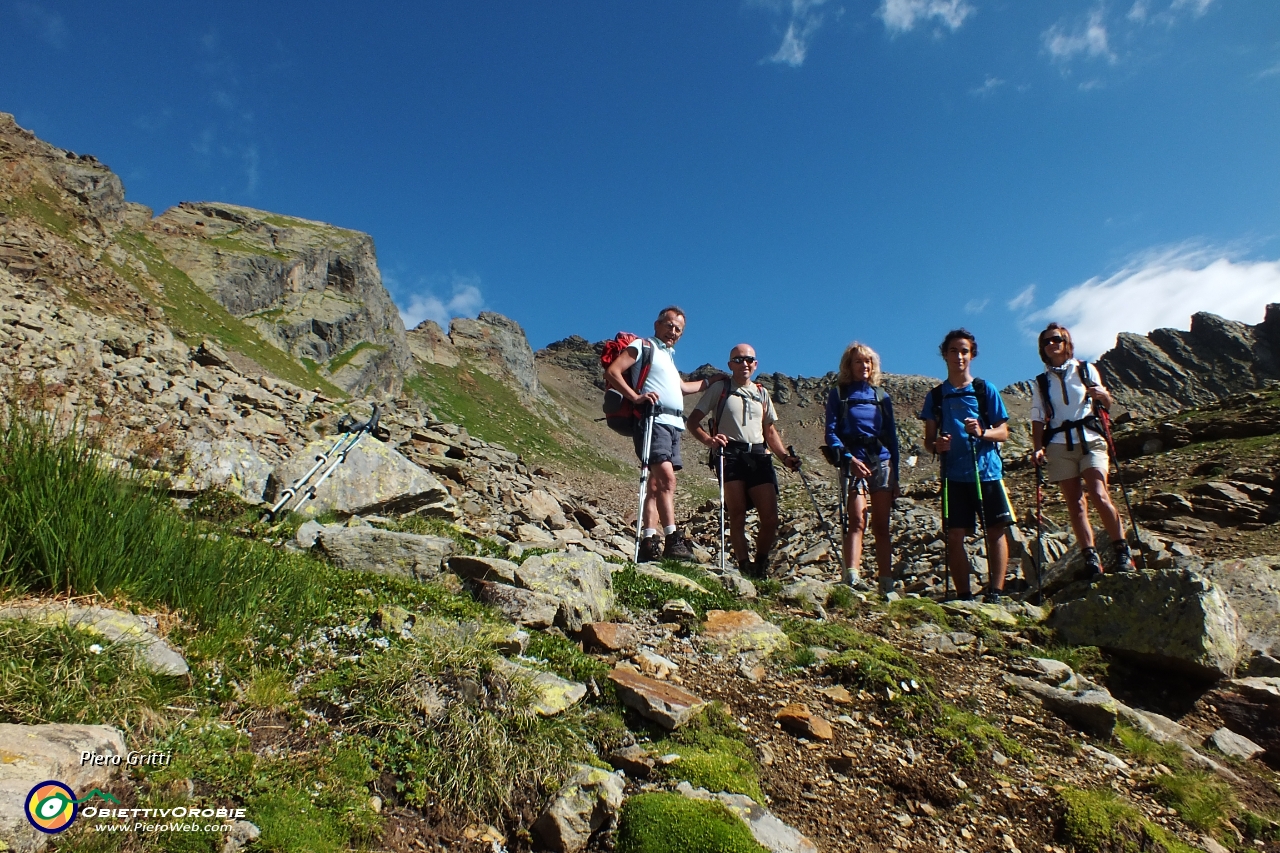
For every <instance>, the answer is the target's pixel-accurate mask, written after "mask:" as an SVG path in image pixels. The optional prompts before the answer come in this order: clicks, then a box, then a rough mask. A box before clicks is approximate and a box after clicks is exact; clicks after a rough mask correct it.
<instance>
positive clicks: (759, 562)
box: [754, 554, 769, 578]
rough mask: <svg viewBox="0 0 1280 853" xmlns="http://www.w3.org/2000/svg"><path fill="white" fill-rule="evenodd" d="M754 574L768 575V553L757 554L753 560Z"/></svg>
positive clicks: (760, 576) (765, 576)
mask: <svg viewBox="0 0 1280 853" xmlns="http://www.w3.org/2000/svg"><path fill="white" fill-rule="evenodd" d="M754 565H755V576H756V577H758V578H767V577H769V555H768V554H757V555H756V561H755V564H754Z"/></svg>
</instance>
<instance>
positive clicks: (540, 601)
mask: <svg viewBox="0 0 1280 853" xmlns="http://www.w3.org/2000/svg"><path fill="white" fill-rule="evenodd" d="M472 588H473V589H474V590H475V596H476V600H477V601H482V602H484V603H485V604H488V605H491V606H493V607H496V608H497V609H498V611H499V612H500V613H501V614H502V615H503V616H505V617H507V618H508V619H510V620H511V621H512V622H514V623H516V624H517V625H523V626H525V627H526V628H550V627H551V626H552V625H554V624H555V621H556V614H558V613H559V612H560V599H558V598H556V597H555V596H554V595H547V594H546V593H541V592H533V591H532V590H528V589H521V588H520V587H518V586H510V585H508V584H505V583H497V582H495V581H473V582H472Z"/></svg>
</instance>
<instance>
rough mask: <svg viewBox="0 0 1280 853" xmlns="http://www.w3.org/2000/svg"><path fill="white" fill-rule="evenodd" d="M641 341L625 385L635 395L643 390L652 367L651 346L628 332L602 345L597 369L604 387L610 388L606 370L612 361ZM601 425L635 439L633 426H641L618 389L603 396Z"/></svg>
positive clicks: (635, 414) (634, 410)
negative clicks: (601, 376)
mask: <svg viewBox="0 0 1280 853" xmlns="http://www.w3.org/2000/svg"><path fill="white" fill-rule="evenodd" d="M637 340H639V341H640V357H639V358H637V359H636V363H635V364H633V365H631V367H630V368H629V369H628V370H627V374H626V379H627V384H628V385H630V386H631V387H632V388H633V389H634V390H635V391H637V392H638V391H640V390H641V389H643V388H644V381H645V379H647V378H648V376H649V368H650V367H651V366H652V365H653V343H652V342H651V341H649V339H648V338H641V337H640V336H639V335H633V334H631V333H630V332H618V334H616V335H615V336H614V338H613V340H611V341H608V342H607V343H605V345H604V352H602V353H600V366H601V367H603V368H605V374H604V381H605V384H606V386H607V385H608V384H609V381H610V380H609V373H608V367H609V365H611V364H613V361H614V359H616V358H617V357H618V356H620V355H622V353H623V352H624V351H625V350H626V349H627V347H629V346H630V345H631V344H632V343H633V342H634V341H637ZM602 408H603V410H604V422H605V423H606V424H608V425H609V428H610V429H611V430H613V431H614V432H618V433H621V434H623V435H635V431H636V426H637V425H638V424H639V423H640V412H639V411H638V410H637V409H636V407H635V405H634V404H633V403H632V402H631V401H630V400H628V399H627V398H626V397H624V396H623V395H622V392H621V391H619V390H618V389H617V388H612V387H606V389H605V392H604V405H603V407H602Z"/></svg>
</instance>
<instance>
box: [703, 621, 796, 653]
mask: <svg viewBox="0 0 1280 853" xmlns="http://www.w3.org/2000/svg"><path fill="white" fill-rule="evenodd" d="M700 639H701V641H702V645H703V648H705V649H707V650H708V651H713V652H717V653H719V654H726V655H735V654H741V653H742V652H758V653H760V654H763V655H768V654H772V653H773V652H775V651H777V650H778V649H782V648H786V647H787V646H788V645H790V643H791V641H790V640H788V639H787V635H786V632H784V631H783V630H782V629H781V628H779V627H778V626H777V625H775V624H773V623H772V622H766V621H765V620H764V618H763V617H762V616H761V615H760V614H759V613H756V612H755V611H754V610H708V611H707V619H706V621H705V622H704V623H703V624H702V634H701V636H700Z"/></svg>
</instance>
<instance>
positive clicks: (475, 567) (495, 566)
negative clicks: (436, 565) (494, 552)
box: [449, 554, 517, 584]
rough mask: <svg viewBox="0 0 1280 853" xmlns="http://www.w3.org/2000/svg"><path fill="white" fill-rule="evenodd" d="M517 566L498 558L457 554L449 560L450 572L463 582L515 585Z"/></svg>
mask: <svg viewBox="0 0 1280 853" xmlns="http://www.w3.org/2000/svg"><path fill="white" fill-rule="evenodd" d="M516 568H517V566H516V564H515V563H513V562H511V561H510V560H502V559H499V558H497V557H474V556H471V555H470V554H455V555H454V556H452V557H450V558H449V571H451V572H453V573H454V574H455V575H457V576H458V577H460V578H462V579H463V580H481V581H496V582H498V583H505V584H514V583H515V582H516Z"/></svg>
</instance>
